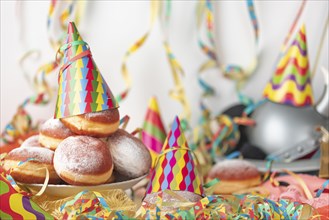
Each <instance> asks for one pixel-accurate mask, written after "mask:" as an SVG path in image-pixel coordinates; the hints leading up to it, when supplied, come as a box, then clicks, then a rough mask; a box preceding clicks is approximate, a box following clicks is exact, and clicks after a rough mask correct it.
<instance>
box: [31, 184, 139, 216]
mask: <svg viewBox="0 0 329 220" xmlns="http://www.w3.org/2000/svg"><path fill="white" fill-rule="evenodd" d="M33 200H34V201H35V202H36V203H37V204H38V205H39V206H40V207H42V208H43V209H44V210H46V211H47V212H49V213H51V214H52V215H53V216H54V217H56V218H57V219H68V218H69V219H79V218H83V217H85V218H90V219H97V218H98V219H104V218H108V219H120V217H122V218H128V219H132V218H133V216H134V215H135V211H136V204H135V203H134V202H133V201H131V199H130V198H129V197H128V196H127V195H126V194H125V193H124V192H123V191H122V190H120V189H112V190H105V191H99V192H93V191H82V192H80V193H78V194H77V195H75V196H71V197H67V198H56V197H53V196H50V195H42V196H40V197H34V198H33Z"/></svg>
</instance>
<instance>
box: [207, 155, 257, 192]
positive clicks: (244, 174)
mask: <svg viewBox="0 0 329 220" xmlns="http://www.w3.org/2000/svg"><path fill="white" fill-rule="evenodd" d="M215 178H218V179H219V180H220V182H219V183H218V184H216V186H215V190H214V193H215V194H230V193H233V192H236V191H239V190H242V189H246V188H250V187H252V186H256V185H258V184H260V173H259V172H258V170H257V167H255V166H254V165H253V164H252V163H250V162H248V161H245V160H239V159H232V160H224V161H221V162H218V163H217V164H216V165H215V166H213V167H212V168H211V170H210V172H209V174H208V181H211V180H212V179H215Z"/></svg>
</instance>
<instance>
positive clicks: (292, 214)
mask: <svg viewBox="0 0 329 220" xmlns="http://www.w3.org/2000/svg"><path fill="white" fill-rule="evenodd" d="M169 192H170V195H171V196H172V197H174V196H173V195H174V194H175V192H174V191H168V190H166V191H163V192H161V193H159V194H158V197H157V200H156V203H155V204H149V203H146V202H143V204H142V206H141V207H140V209H139V210H138V211H137V212H136V216H135V218H137V219H140V218H144V219H309V218H311V217H312V216H316V215H317V214H316V212H315V211H314V209H313V208H312V207H311V206H310V205H308V204H301V203H298V202H287V201H285V200H280V201H279V202H275V201H272V200H270V199H267V198H264V197H261V196H256V195H226V196H220V195H218V196H213V195H211V196H206V197H204V198H202V199H201V200H199V201H198V202H189V201H187V202H186V199H185V198H183V199H179V198H178V197H174V198H176V199H177V200H178V202H169V201H164V200H163V194H165V193H167V194H169ZM168 207H170V208H171V209H170V211H165V210H164V209H163V208H167V210H168Z"/></svg>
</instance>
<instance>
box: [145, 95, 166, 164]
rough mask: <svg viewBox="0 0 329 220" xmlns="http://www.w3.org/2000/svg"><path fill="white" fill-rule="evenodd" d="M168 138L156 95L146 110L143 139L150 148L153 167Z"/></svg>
mask: <svg viewBox="0 0 329 220" xmlns="http://www.w3.org/2000/svg"><path fill="white" fill-rule="evenodd" d="M165 140H166V131H165V128H164V126H163V123H162V119H161V115H160V111H159V107H158V103H157V100H156V98H155V97H152V98H151V99H150V101H149V105H148V109H147V112H146V116H145V120H144V124H143V131H142V141H143V143H144V144H145V145H146V146H147V147H148V148H149V150H150V153H151V156H152V168H153V167H154V166H155V159H156V157H157V156H158V154H159V153H160V152H161V150H162V146H163V143H164V142H165Z"/></svg>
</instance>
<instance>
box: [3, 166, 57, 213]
mask: <svg viewBox="0 0 329 220" xmlns="http://www.w3.org/2000/svg"><path fill="white" fill-rule="evenodd" d="M1 169H2V167H1V166H0V170H1ZM0 172H2V171H0ZM8 177H10V178H11V176H8ZM0 189H1V190H0V203H1V211H0V219H55V218H54V217H52V216H51V215H50V214H49V213H47V212H45V211H44V210H43V209H42V208H40V206H38V205H37V204H36V203H34V202H33V201H32V199H31V198H30V197H28V196H26V195H23V194H21V193H18V192H17V191H16V190H15V189H14V187H13V186H12V185H11V183H10V182H9V181H8V180H7V178H6V177H5V174H2V173H1V174H0Z"/></svg>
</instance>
